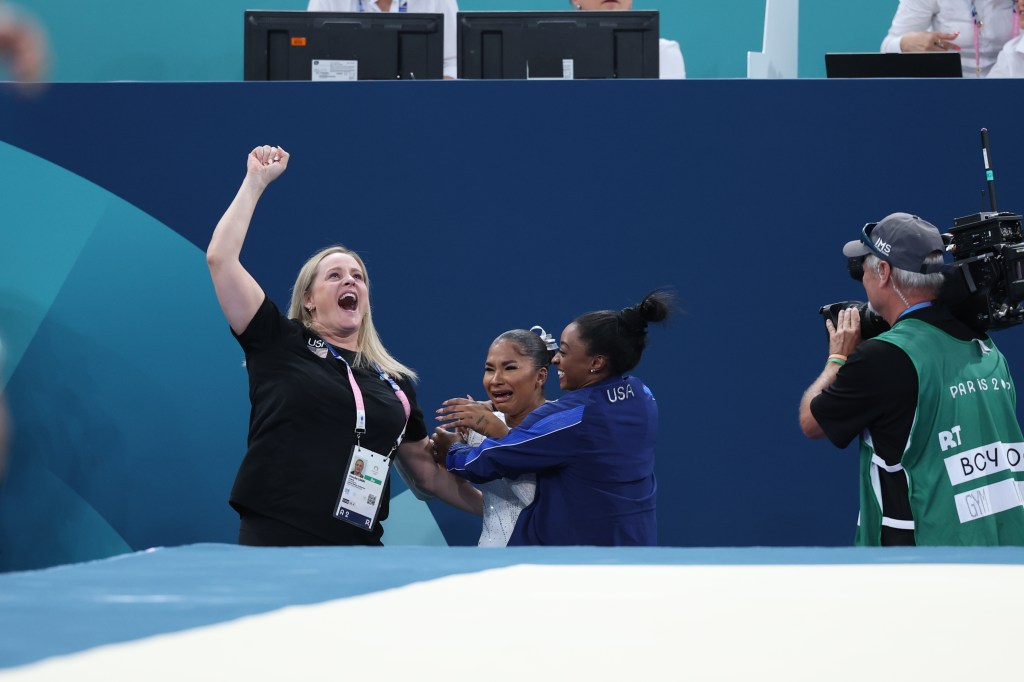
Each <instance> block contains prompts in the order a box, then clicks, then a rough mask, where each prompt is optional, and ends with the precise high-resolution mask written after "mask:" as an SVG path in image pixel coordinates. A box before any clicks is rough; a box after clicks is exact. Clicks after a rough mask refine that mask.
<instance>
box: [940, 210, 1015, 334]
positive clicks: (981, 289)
mask: <svg viewBox="0 0 1024 682" xmlns="http://www.w3.org/2000/svg"><path fill="white" fill-rule="evenodd" d="M943 237H944V239H945V240H947V243H948V246H947V250H948V251H950V252H951V253H952V254H953V263H952V265H951V266H950V267H949V268H948V269H947V272H946V281H945V282H944V283H943V287H942V292H941V295H940V298H941V300H942V301H943V302H945V303H946V304H947V305H949V306H950V308H951V309H952V310H953V313H954V314H955V315H956V316H957V317H958V318H959V319H960V320H961V321H962V322H964V324H966V325H968V326H969V327H971V328H972V329H975V330H976V331H979V332H988V331H998V330H1000V329H1006V328H1007V327H1012V326H1015V325H1018V324H1020V323H1021V322H1024V310H1022V309H1021V305H1020V304H1021V302H1022V301H1024V233H1022V231H1021V216H1019V215H1016V214H1014V213H1007V212H996V211H990V212H984V213H975V214H972V215H969V216H964V217H963V218H957V219H956V220H955V221H953V228H952V229H951V230H950V232H949V234H946V235H943Z"/></svg>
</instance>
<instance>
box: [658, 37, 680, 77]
mask: <svg viewBox="0 0 1024 682" xmlns="http://www.w3.org/2000/svg"><path fill="white" fill-rule="evenodd" d="M658 46H659V48H660V49H659V53H660V58H661V71H660V73H659V78H663V79H680V78H686V65H685V64H684V63H683V51H682V50H680V49H679V43H677V42H676V41H674V40H665V39H664V38H662V39H661V40H660V41H659V42H658Z"/></svg>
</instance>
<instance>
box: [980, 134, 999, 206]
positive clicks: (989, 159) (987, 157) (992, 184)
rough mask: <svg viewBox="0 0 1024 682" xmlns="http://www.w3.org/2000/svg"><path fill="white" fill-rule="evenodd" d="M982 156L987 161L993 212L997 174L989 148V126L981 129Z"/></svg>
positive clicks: (990, 200)
mask: <svg viewBox="0 0 1024 682" xmlns="http://www.w3.org/2000/svg"><path fill="white" fill-rule="evenodd" d="M981 156H982V158H983V159H984V161H985V179H986V180H987V181H988V200H989V204H990V205H991V206H992V212H993V213H995V212H996V211H997V209H996V176H995V173H993V172H992V154H991V153H990V152H989V148H988V128H982V129H981Z"/></svg>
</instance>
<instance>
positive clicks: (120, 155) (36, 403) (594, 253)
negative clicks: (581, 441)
mask: <svg viewBox="0 0 1024 682" xmlns="http://www.w3.org/2000/svg"><path fill="white" fill-rule="evenodd" d="M1021 97H1022V95H1021V93H1020V91H1019V88H1016V86H1015V83H1013V82H996V81H993V82H986V81H982V82H974V81H949V82H945V81H943V82H921V81H900V82H896V81H890V82H856V81H847V82H837V81H817V80H794V81H781V82H767V81H746V80H737V81H716V80H704V81H700V80H694V81H683V82H656V81H648V82H640V81H633V82H628V81H623V82H542V83H524V82H462V83H426V82H423V83H358V84H346V85H344V86H341V87H331V86H328V87H324V86H323V85H322V84H312V83H226V84H212V83H210V84H128V83H115V84H94V85H85V84H66V85H57V86H51V87H49V88H47V89H44V90H43V91H41V92H34V93H33V94H32V95H31V96H25V94H24V93H22V92H21V91H20V90H18V89H17V88H14V87H11V86H2V87H0V184H2V186H3V187H4V188H5V199H4V201H5V214H4V218H3V220H2V222H0V243H2V244H3V248H2V249H0V333H2V334H3V335H4V336H5V338H6V340H7V343H8V346H9V358H8V363H7V366H6V367H5V370H4V378H5V380H6V381H7V387H8V393H9V399H10V403H11V410H12V413H13V418H14V422H15V426H16V431H15V436H14V442H13V448H12V461H11V471H10V477H9V479H8V481H7V482H6V484H5V486H4V487H3V489H2V492H0V567H6V568H12V567H24V566H31V565H43V564H46V563H57V562H60V561H70V560H80V559H83V558H91V557H94V556H104V555H106V554H110V553H116V552H118V551H124V550H126V549H129V548H131V549H140V548H144V547H148V546H151V545H168V544H181V543H187V542H197V541H231V540H232V538H233V537H234V533H235V529H236V520H235V518H234V515H233V513H232V512H231V510H230V509H229V508H228V506H227V504H226V501H225V500H226V497H227V492H228V490H229V488H230V484H231V480H232V478H233V475H234V471H235V469H236V468H237V466H238V463H239V461H240V459H241V457H242V454H243V452H244V448H245V435H246V422H247V414H248V405H247V397H246V388H245V377H244V372H243V370H242V368H241V365H240V363H241V353H240V351H239V349H238V348H237V347H236V345H235V343H234V341H233V340H232V339H231V337H230V335H229V334H228V330H227V327H226V325H225V324H224V322H223V320H222V319H221V317H220V314H219V312H218V310H217V305H216V302H215V299H214V296H213V291H212V287H211V286H210V283H209V277H208V274H207V273H206V271H205V264H204V261H203V253H202V251H203V249H204V248H205V245H206V243H207V242H208V240H209V235H210V233H211V231H212V229H213V226H214V225H215V223H216V221H217V219H218V218H219V216H220V214H221V213H222V212H223V210H224V208H225V207H226V206H227V204H228V203H229V201H230V200H231V197H232V196H233V194H234V192H235V190H236V188H237V185H238V183H239V182H240V180H241V178H242V175H243V173H244V158H245V154H246V153H247V151H248V150H249V149H251V147H252V146H253V145H254V144H256V143H258V142H268V143H271V144H281V145H283V146H284V147H285V148H287V149H288V150H289V151H290V152H292V154H293V161H292V164H291V167H290V168H289V170H288V172H287V174H286V175H285V176H284V177H283V178H282V179H281V180H280V181H279V182H278V183H276V184H275V185H274V186H273V187H271V188H270V190H269V192H268V193H267V195H266V196H265V197H264V201H263V203H262V204H261V206H260V207H259V209H258V212H257V215H256V219H255V222H254V224H253V228H252V231H251V235H250V238H249V242H248V244H247V246H246V250H245V253H244V258H245V262H246V264H247V266H248V267H249V269H250V270H251V271H252V272H253V274H254V275H255V276H256V278H257V279H258V280H259V281H260V282H261V283H262V284H263V286H264V288H265V289H266V290H267V291H268V293H269V294H270V295H271V296H272V297H273V298H274V299H275V300H276V301H278V303H279V304H283V302H284V301H285V300H286V297H287V292H288V288H289V287H290V285H291V282H292V279H293V277H294V273H295V272H296V271H297V269H298V267H299V265H300V264H301V263H302V261H303V260H304V259H305V257H306V256H307V255H308V254H309V253H311V252H313V251H314V250H316V249H317V248H318V247H320V246H322V245H324V244H327V243H332V242H338V241H340V242H343V243H345V244H347V245H349V246H351V247H352V248H355V249H356V250H358V251H359V252H360V253H361V254H362V255H363V256H364V258H365V259H366V260H367V262H368V266H369V268H370V270H371V271H372V276H373V280H374V291H373V298H374V304H375V310H376V319H377V320H378V324H379V325H380V327H381V332H382V335H383V338H384V339H385V341H386V342H387V344H388V345H389V347H390V348H391V349H392V350H393V351H394V352H395V354H396V355H397V356H398V357H400V358H401V359H403V360H404V361H406V362H408V363H410V364H411V365H413V366H414V367H416V368H417V370H419V371H420V373H421V376H422V384H421V386H420V389H419V396H420V400H421V404H422V405H423V407H424V408H425V410H427V411H428V413H429V412H430V411H431V410H433V409H434V408H435V406H436V405H437V404H438V403H439V402H440V401H442V400H443V399H445V398H448V397H451V396H455V395H463V394H465V393H466V392H467V391H469V392H474V393H479V382H480V375H481V363H482V360H483V355H484V352H485V349H486V347H487V344H488V343H489V342H490V340H491V339H492V338H493V337H494V336H495V335H496V334H498V333H499V332H501V331H503V330H505V329H507V328H510V327H515V326H530V325H533V324H541V325H543V326H545V327H547V328H549V329H552V330H555V331H557V330H559V329H560V328H561V327H562V326H563V325H564V324H566V323H567V322H568V321H570V320H571V319H572V318H573V317H574V316H575V315H577V314H578V313H580V312H582V311H586V310H590V309H596V308H608V307H612V308H618V307H622V306H625V305H628V304H630V303H632V302H634V301H636V300H637V299H638V297H640V296H641V295H642V294H643V293H645V292H646V291H648V290H649V289H651V288H653V287H656V286H661V285H669V286H674V287H675V288H676V289H677V290H678V291H679V294H680V299H681V304H682V308H683V310H684V312H683V313H682V314H681V315H680V316H679V317H678V318H676V319H675V320H674V321H673V323H672V324H671V325H670V327H669V328H668V329H654V330H653V331H652V338H651V345H650V349H649V352H648V353H647V355H646V356H645V359H644V361H643V363H642V364H641V365H640V367H639V368H638V370H637V374H638V375H640V376H641V377H643V378H644V379H645V380H646V381H647V382H648V384H649V385H650V387H651V388H652V389H653V391H654V393H655V395H656V396H657V397H658V400H659V405H660V408H661V411H662V415H663V418H662V430H661V437H660V443H659V448H658V470H657V473H658V477H659V482H660V484H661V491H662V494H661V497H660V500H659V522H660V526H661V541H662V543H663V544H666V545H697V546H700V545H843V544H848V543H850V542H851V541H852V537H853V531H854V523H855V520H856V465H855V461H854V460H855V454H854V452H853V450H847V451H842V452H841V451H837V450H835V449H834V448H832V447H831V446H830V445H828V444H827V443H823V442H810V441H806V440H805V439H804V438H803V436H802V435H801V434H800V431H799V428H798V426H797V420H796V410H797V404H798V402H799V399H800V395H801V393H802V392H803V390H804V388H805V387H806V386H807V385H808V384H809V383H810V382H811V381H812V380H813V379H814V377H815V376H816V375H817V374H818V372H819V371H820V369H821V367H822V364H823V361H824V357H825V355H826V354H827V346H826V341H825V333H824V330H823V327H822V325H821V322H820V319H819V318H818V316H817V315H816V311H817V308H818V307H819V306H820V305H822V304H823V303H828V302H831V301H835V300H843V299H848V298H861V297H863V292H862V289H860V287H859V285H857V283H855V282H853V281H852V280H850V279H849V277H848V276H847V275H846V273H845V269H844V265H845V262H844V259H843V258H842V256H841V255H840V252H839V249H840V247H841V245H842V244H843V243H844V242H845V241H846V240H848V239H851V238H854V237H855V235H856V234H857V231H858V230H859V228H860V227H861V226H862V225H863V224H864V222H866V221H868V220H872V219H877V218H879V217H881V216H883V215H885V214H887V213H890V212H892V211H896V210H907V211H912V212H917V213H920V214H921V215H923V216H925V217H927V218H929V219H930V220H932V221H934V222H935V223H936V224H938V225H940V226H949V225H951V224H952V221H953V219H954V218H955V217H957V216H961V215H965V214H968V213H972V212H975V211H977V210H979V209H980V208H982V206H981V203H980V199H979V191H980V190H981V189H982V187H983V184H984V183H983V177H982V172H981V159H980V154H979V152H978V145H979V143H978V129H979V128H981V127H983V126H987V127H989V128H990V130H991V131H992V139H993V144H994V151H993V157H994V160H995V167H996V172H997V182H998V184H999V186H1000V190H1001V191H1000V197H1001V203H1002V205H1001V208H1004V209H1017V210H1019V209H1021V208H1024V195H1022V193H1021V191H1020V189H1019V188H1020V187H1021V186H1024V185H1022V181H1024V177H1022V176H1024V169H1021V168H1020V167H1019V166H1018V165H1017V164H1015V163H1014V162H1013V160H1014V159H1017V158H1020V157H1021V155H1022V153H1024V138H1022V137H1021V136H1020V134H1019V126H1018V125H1017V120H1016V118H1017V115H1016V111H1017V108H1016V104H1017V102H1018V101H1020V99H1021ZM926 101H927V102H934V101H946V102H992V101H998V102H1001V103H1002V104H1001V106H999V107H990V106H985V107H968V106H957V107H952V106H951V107H945V108H943V109H942V110H941V111H935V112H934V113H933V115H932V116H930V117H926V118H923V117H920V116H914V124H913V125H912V126H911V125H905V124H902V123H901V120H900V119H899V117H898V116H896V115H894V109H893V108H892V107H884V108H883V107H873V106H869V104H870V103H873V102H906V103H913V102H926ZM908 106H909V105H908ZM407 112H415V115H411V114H408V113H407ZM374 116H376V117H378V118H379V119H380V120H381V124H380V126H379V127H378V126H376V125H374V124H370V123H368V120H371V119H372V118H373V117H374ZM997 342H998V343H999V344H1000V346H1001V347H1002V348H1003V349H1004V351H1005V352H1006V353H1007V355H1008V356H1009V357H1010V358H1011V362H1014V361H1015V359H1017V361H1016V362H1015V366H1016V368H1017V369H1018V371H1019V369H1020V367H1021V361H1020V360H1019V358H1020V357H1021V356H1022V353H1021V350H1024V348H1022V347H1021V346H1022V344H1024V332H1022V331H1021V330H1019V329H1017V330H1009V331H1005V332H1001V333H1000V334H999V335H998V336H997ZM1019 381H1020V378H1019V376H1018V382H1019ZM551 395H552V396H555V395H557V388H554V389H553V390H552V391H551ZM395 492H396V494H401V493H402V489H401V486H399V487H398V488H397V489H396V491H395ZM402 499H404V500H408V495H405V496H403V497H402ZM431 509H432V510H433V512H434V513H433V516H431V515H430V514H427V513H426V510H425V509H424V508H422V507H416V506H415V505H412V506H409V507H408V509H407V516H406V517H405V518H404V519H403V518H402V516H401V514H399V515H398V517H399V518H396V519H395V520H394V521H393V522H392V523H391V524H390V525H389V529H388V533H387V534H386V536H385V538H386V539H389V538H390V539H391V541H393V542H417V541H419V542H428V543H429V542H443V541H444V540H442V539H441V538H440V534H439V533H438V532H437V528H438V527H440V531H441V532H443V534H444V537H445V538H446V540H447V541H448V542H450V543H469V542H472V541H473V540H474V539H475V534H476V533H477V531H478V528H479V526H478V521H476V520H475V519H472V518H471V517H469V516H467V515H464V514H462V513H460V512H455V511H451V510H448V509H446V508H444V507H443V505H438V504H434V503H432V504H431ZM435 520H436V523H435ZM410 528H414V529H415V531H416V532H415V533H414V534H413V535H414V536H415V537H411V538H410V537H409V536H403V535H402V532H404V531H406V530H408V529H410ZM432 529H433V530H432ZM417 533H418V534H419V535H416V534H417ZM432 533H433V534H432ZM416 538H419V539H416Z"/></svg>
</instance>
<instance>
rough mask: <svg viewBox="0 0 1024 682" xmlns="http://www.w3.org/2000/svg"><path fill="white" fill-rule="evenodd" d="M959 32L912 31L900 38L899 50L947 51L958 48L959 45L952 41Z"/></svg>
mask: <svg viewBox="0 0 1024 682" xmlns="http://www.w3.org/2000/svg"><path fill="white" fill-rule="evenodd" d="M959 35H960V32H959V31H957V32H956V33H939V32H938V31H912V32H910V33H907V34H905V35H904V36H903V37H902V38H900V50H902V51H903V52H948V51H949V50H959V49H960V46H959V45H957V44H956V43H954V42H953V41H954V40H956V39H957V36H959Z"/></svg>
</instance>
